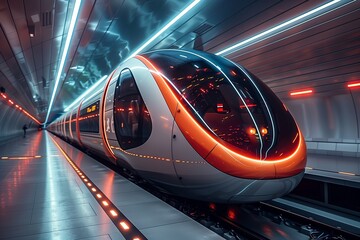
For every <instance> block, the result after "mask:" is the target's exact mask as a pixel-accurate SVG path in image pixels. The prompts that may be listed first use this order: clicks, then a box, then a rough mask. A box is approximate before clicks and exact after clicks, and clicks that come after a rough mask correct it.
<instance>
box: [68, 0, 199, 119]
mask: <svg viewBox="0 0 360 240" xmlns="http://www.w3.org/2000/svg"><path fill="white" fill-rule="evenodd" d="M199 2H200V0H195V1H193V2H192V3H191V4H190V5H189V6H187V7H186V8H185V9H184V10H183V11H181V12H180V13H179V14H178V15H177V16H176V17H175V18H173V19H172V20H171V21H170V22H169V23H167V24H166V25H165V26H164V27H163V28H161V29H160V30H159V31H158V32H157V33H155V34H154V36H152V37H151V38H150V39H149V40H147V41H146V42H145V43H144V44H143V45H141V46H140V47H139V48H138V49H137V50H136V51H134V52H133V53H132V54H131V55H130V56H129V57H128V58H127V59H129V58H132V57H134V56H135V55H136V54H138V53H139V52H141V51H142V50H144V48H146V47H147V46H148V45H149V44H150V43H152V42H153V41H154V40H155V39H156V38H157V37H158V36H160V34H162V33H163V32H165V31H166V30H167V29H168V28H169V27H171V26H172V25H174V24H175V23H176V22H177V21H178V20H179V19H180V18H181V17H183V16H184V15H185V14H186V13H187V12H189V11H190V10H191V9H193V8H194V7H195V6H196V5H197V4H198V3H199ZM127 59H126V60H127ZM106 77H107V76H106ZM106 77H102V78H101V79H100V80H99V81H97V82H96V83H95V84H94V85H93V86H92V87H90V88H89V89H87V90H86V91H85V92H84V93H83V94H82V95H81V96H80V97H78V98H77V99H76V100H75V101H74V102H72V103H71V104H70V105H69V106H68V107H66V108H65V109H64V111H65V112H67V111H69V110H70V109H71V108H72V107H73V106H74V105H75V104H77V103H78V102H80V100H81V99H83V98H84V97H85V96H86V95H87V94H89V93H90V92H92V91H94V90H95V88H96V87H97V86H99V85H100V83H102V82H103V81H104V80H105V79H106Z"/></svg>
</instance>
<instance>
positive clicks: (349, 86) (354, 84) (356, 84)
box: [347, 82, 360, 88]
mask: <svg viewBox="0 0 360 240" xmlns="http://www.w3.org/2000/svg"><path fill="white" fill-rule="evenodd" d="M347 87H348V88H357V87H360V82H354V83H349V84H348V85H347Z"/></svg>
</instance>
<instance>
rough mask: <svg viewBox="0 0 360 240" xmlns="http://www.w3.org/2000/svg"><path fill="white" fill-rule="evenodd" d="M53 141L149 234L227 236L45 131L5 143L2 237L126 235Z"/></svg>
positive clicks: (0, 155) (1, 149)
mask: <svg viewBox="0 0 360 240" xmlns="http://www.w3.org/2000/svg"><path fill="white" fill-rule="evenodd" d="M54 141H56V142H57V143H58V144H59V145H60V146H61V148H63V149H64V151H65V152H66V153H67V154H68V155H69V157H70V158H71V159H72V160H73V161H74V162H75V163H76V164H77V165H78V167H79V168H81V169H82V171H83V172H84V173H85V174H86V175H87V176H88V178H89V179H91V181H92V182H93V183H94V184H96V185H97V187H98V188H99V189H101V190H102V192H103V193H104V194H106V196H107V197H108V198H109V199H110V200H111V201H112V202H113V203H114V204H115V205H116V206H117V208H118V209H119V210H120V211H121V212H122V213H123V214H124V215H125V216H126V217H127V218H128V219H129V220H130V221H131V222H132V223H133V224H134V225H135V226H136V227H137V228H138V229H139V230H140V231H141V233H142V234H143V235H144V236H145V237H146V238H147V239H165V238H171V239H172V240H176V239H222V238H221V237H220V236H219V235H217V234H215V233H213V232H211V231H209V230H208V229H207V228H205V227H203V226H202V225H201V224H199V223H197V222H194V221H193V220H192V219H191V218H189V217H187V216H186V215H184V214H183V213H181V212H179V211H178V210H176V209H174V208H172V207H171V206H169V205H168V204H166V203H164V202H162V201H161V200H159V199H158V198H156V197H154V196H153V195H151V194H150V193H148V192H146V191H144V190H143V189H141V188H140V187H138V186H137V185H135V184H133V183H132V182H129V181H128V180H126V179H125V178H123V177H122V176H120V175H119V174H117V173H115V172H114V171H112V170H110V169H108V168H107V167H105V166H104V165H102V164H100V163H99V162H97V161H96V160H94V159H92V158H91V157H89V156H87V155H85V154H84V153H83V152H81V151H79V150H77V149H76V148H74V147H72V146H70V145H68V144H67V143H65V142H63V141H62V140H60V139H59V138H57V137H55V136H54V135H52V134H50V133H48V132H46V131H39V132H34V133H32V134H28V136H26V138H19V139H16V140H15V141H11V142H9V143H7V144H4V145H1V146H0V189H1V191H0V239H125V238H124V237H123V236H122V235H121V233H120V232H119V230H118V229H117V228H116V226H115V224H114V223H113V222H112V221H111V219H110V218H109V216H108V215H107V214H106V213H105V212H104V210H103V208H101V206H100V205H99V203H98V202H97V201H96V200H95V198H94V197H93V195H92V194H91V193H90V192H89V190H88V188H87V187H86V186H85V184H84V183H83V181H82V180H81V178H80V177H79V176H78V175H77V174H76V172H75V171H74V169H73V168H72V167H71V166H70V164H69V163H68V162H67V161H66V159H65V157H64V155H63V153H62V152H61V151H60V150H59V148H58V147H57V146H56V145H55V143H54Z"/></svg>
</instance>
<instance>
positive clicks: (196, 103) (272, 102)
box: [144, 50, 299, 160]
mask: <svg viewBox="0 0 360 240" xmlns="http://www.w3.org/2000/svg"><path fill="white" fill-rule="evenodd" d="M144 56H145V57H146V58H148V59H149V60H150V61H151V62H152V63H153V64H154V65H155V66H156V67H157V69H158V70H159V72H161V73H162V74H163V76H164V77H165V78H166V79H167V80H168V81H170V82H171V84H170V85H171V86H173V87H174V88H175V89H176V92H178V94H180V96H181V101H182V102H183V103H184V106H186V107H187V109H188V110H189V111H190V112H192V114H193V116H194V118H195V119H196V120H197V121H198V122H199V123H200V124H201V125H202V126H203V127H204V128H205V129H206V130H208V131H209V132H211V134H214V135H215V136H217V137H219V138H220V139H221V140H222V141H225V142H226V143H230V144H231V145H233V146H236V147H237V148H238V149H239V151H240V152H241V153H242V154H244V155H246V156H249V157H253V158H257V159H260V160H265V159H268V158H271V159H274V158H277V157H281V156H283V155H287V154H291V153H292V152H294V150H295V149H296V147H297V146H298V143H299V137H298V129H297V126H296V123H295V122H294V120H293V118H292V116H291V114H290V113H289V112H288V111H287V110H286V109H285V108H284V105H283V104H282V103H281V101H280V100H279V99H278V98H277V97H276V95H275V94H274V93H273V92H272V91H271V90H270V89H269V88H268V87H267V86H266V85H265V84H264V83H263V82H262V81H260V80H259V79H258V78H257V77H255V76H254V75H253V74H251V73H250V72H248V71H247V70H245V69H244V68H242V67H240V66H238V65H236V64H234V63H232V62H231V61H229V60H227V59H225V58H222V57H219V56H213V55H210V54H206V53H203V52H201V53H198V52H196V51H192V52H190V51H181V50H168V51H161V52H157V51H154V52H150V53H146V54H144ZM275 146H276V148H275ZM274 149H276V150H274Z"/></svg>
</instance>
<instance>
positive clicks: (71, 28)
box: [45, 0, 81, 124]
mask: <svg viewBox="0 0 360 240" xmlns="http://www.w3.org/2000/svg"><path fill="white" fill-rule="evenodd" d="M80 4H81V0H76V1H75V5H74V10H73V13H72V16H71V21H70V26H69V31H68V34H67V37H66V41H65V45H64V50H63V52H62V55H61V60H60V65H59V70H58V73H57V75H56V81H55V85H54V89H53V93H52V96H51V100H50V104H49V108H48V112H47V114H46V119H45V124H46V123H47V121H48V119H49V115H50V112H51V108H52V106H53V103H54V99H55V95H56V91H57V88H58V86H59V82H60V77H61V73H62V71H63V68H64V65H65V59H66V56H67V53H68V50H69V47H70V42H71V38H72V36H73V33H74V29H75V24H76V19H77V16H78V13H79V9H80Z"/></svg>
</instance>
